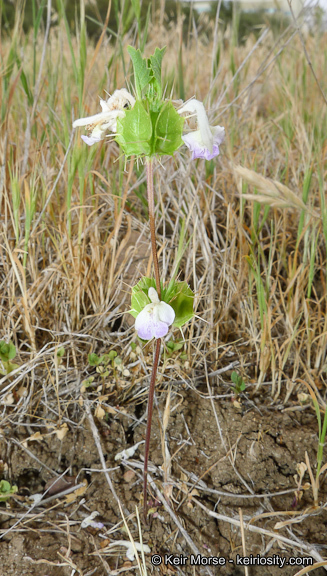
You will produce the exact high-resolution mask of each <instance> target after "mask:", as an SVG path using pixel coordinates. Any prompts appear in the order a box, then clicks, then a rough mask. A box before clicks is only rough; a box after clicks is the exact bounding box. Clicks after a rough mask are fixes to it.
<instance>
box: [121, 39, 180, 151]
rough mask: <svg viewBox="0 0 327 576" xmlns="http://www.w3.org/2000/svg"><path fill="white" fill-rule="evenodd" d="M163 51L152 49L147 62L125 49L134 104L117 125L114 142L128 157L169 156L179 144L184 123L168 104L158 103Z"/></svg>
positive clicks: (137, 51) (136, 52)
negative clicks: (134, 98)
mask: <svg viewBox="0 0 327 576" xmlns="http://www.w3.org/2000/svg"><path fill="white" fill-rule="evenodd" d="M165 50H166V48H162V49H161V50H159V49H158V48H156V50H155V52H154V54H153V55H152V56H150V58H148V59H146V58H142V55H141V52H140V50H135V48H132V47H131V46H129V47H128V52H129V55H130V57H131V59H132V62H133V67H134V78H135V90H136V97H137V100H136V103H135V105H134V106H133V108H132V109H130V110H126V112H125V115H124V117H123V118H119V119H118V121H117V136H116V141H117V142H118V144H119V145H120V147H121V148H122V150H123V151H124V153H125V154H126V156H131V155H132V154H135V155H137V156H154V155H155V154H158V155H168V156H172V155H173V154H174V152H176V150H177V149H178V148H179V147H180V146H181V145H182V144H183V140H182V133H183V125H184V119H183V118H181V117H180V116H179V114H178V113H177V112H176V110H175V108H174V106H173V104H172V103H171V102H170V101H165V100H163V99H162V87H161V63H162V58H163V55H164V53H165Z"/></svg>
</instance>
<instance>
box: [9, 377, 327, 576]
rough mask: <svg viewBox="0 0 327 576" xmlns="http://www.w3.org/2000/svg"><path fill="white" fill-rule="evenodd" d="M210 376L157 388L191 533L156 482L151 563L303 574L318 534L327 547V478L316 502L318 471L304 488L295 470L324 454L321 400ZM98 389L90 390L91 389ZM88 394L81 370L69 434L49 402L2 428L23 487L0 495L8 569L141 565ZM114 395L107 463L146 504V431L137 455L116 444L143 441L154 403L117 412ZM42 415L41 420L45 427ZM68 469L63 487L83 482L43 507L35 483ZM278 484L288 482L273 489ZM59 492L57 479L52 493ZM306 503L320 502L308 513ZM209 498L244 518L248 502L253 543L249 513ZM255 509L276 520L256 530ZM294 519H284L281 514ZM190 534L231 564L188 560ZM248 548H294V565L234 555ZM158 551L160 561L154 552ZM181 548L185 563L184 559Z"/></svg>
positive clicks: (156, 466)
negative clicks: (59, 427)
mask: <svg viewBox="0 0 327 576" xmlns="http://www.w3.org/2000/svg"><path fill="white" fill-rule="evenodd" d="M209 381H210V389H208V386H207V383H206V381H205V378H202V377H200V379H199V378H198V379H194V381H192V382H191V385H189V384H188V381H187V380H185V383H184V384H180V383H174V382H172V383H171V385H170V392H169V391H168V389H167V388H166V389H165V388H161V389H160V390H159V391H158V392H157V395H156V408H155V412H154V419H153V429H152V440H151V448H150V475H151V478H152V479H153V480H154V481H155V483H156V486H157V488H158V489H159V490H160V492H161V494H163V495H164V494H165V495H166V499H167V502H169V503H170V504H169V505H170V507H171V509H173V510H174V514H175V515H176V516H177V517H178V520H179V522H180V525H181V526H182V527H183V529H184V532H182V531H181V530H180V529H179V527H178V526H177V525H176V523H175V521H174V519H173V517H172V516H171V515H170V514H169V513H168V511H167V504H166V508H165V507H164V506H163V503H162V501H160V499H159V497H158V494H156V493H154V489H153V487H152V488H150V492H151V493H150V495H149V503H150V504H149V505H150V512H149V519H150V522H149V524H148V525H145V524H144V523H143V520H142V519H141V531H142V538H143V543H144V544H147V545H148V546H149V548H150V550H151V552H150V553H148V554H146V565H147V573H148V574H167V575H170V574H171V575H173V574H185V575H188V574H190V575H195V574H199V575H200V574H226V575H234V576H236V575H237V574H240V575H241V574H244V573H245V574H246V573H248V574H250V575H251V576H256V575H261V574H265V575H271V576H277V574H280V573H282V574H284V575H285V576H293V575H295V574H297V573H298V572H299V571H300V570H301V568H302V567H303V566H305V564H301V562H303V561H305V560H304V559H306V558H307V557H308V556H311V555H312V554H311V553H310V548H311V547H312V550H315V551H319V553H320V554H321V556H322V557H324V556H326V548H327V537H326V536H327V511H326V496H327V483H326V481H325V482H324V483H323V484H322V485H321V487H320V492H319V502H320V504H321V507H319V508H317V510H316V511H314V512H313V511H312V508H311V507H312V506H313V494H312V489H311V487H310V478H309V475H308V472H305V474H304V477H303V479H302V487H303V486H304V487H305V488H306V489H304V490H303V489H302V490H301V491H297V483H296V480H295V475H296V474H297V475H298V477H299V473H298V472H299V471H298V470H297V467H298V465H299V464H300V463H301V462H304V461H305V452H306V451H307V453H308V456H309V460H310V462H311V464H312V465H314V463H315V459H316V450H317V421H316V417H315V415H314V412H313V410H312V408H311V407H310V406H304V407H303V410H299V409H298V405H299V403H298V401H297V400H296V397H295V396H294V400H296V401H294V403H293V401H292V399H293V397H292V395H291V396H290V398H289V399H288V401H287V403H286V404H283V402H282V398H280V400H278V401H277V402H274V403H273V402H272V399H271V398H270V396H269V392H268V387H266V388H265V387H262V388H260V390H259V391H258V392H256V389H255V387H254V386H248V387H247V389H246V391H245V393H243V394H242V395H241V396H239V397H238V398H237V399H235V398H234V397H233V395H232V393H231V389H230V388H229V389H228V388H227V385H226V384H224V383H223V382H222V381H221V380H219V381H218V380H217V378H215V377H213V378H209V380H208V382H209ZM208 390H209V391H210V393H211V398H210V397H209V396H210V395H209V391H208ZM168 394H169V398H170V405H169V410H167V396H168ZM94 397H95V394H94V393H92V392H89V396H88V398H89V400H90V399H91V400H92V401H93V399H94ZM89 400H88V399H87V393H84V396H82V397H81V395H80V383H76V384H75V385H73V386H71V387H70V390H69V397H68V396H67V400H66V406H65V417H66V418H65V421H66V423H67V422H68V421H69V423H68V424H67V426H65V427H64V430H65V434H64V437H63V438H62V439H60V438H58V435H57V434H54V433H53V429H51V425H52V426H53V423H54V418H55V413H54V414H49V413H47V412H46V409H45V407H43V408H42V406H41V405H40V406H39V408H38V410H37V413H36V414H34V416H33V417H31V418H30V425H28V424H27V423H26V421H25V422H22V423H21V425H18V426H17V425H16V424H15V425H13V426H12V427H11V426H10V425H9V426H6V428H5V429H2V431H1V440H0V449H1V459H2V461H3V463H5V464H6V465H7V466H8V468H7V467H6V466H5V470H4V472H3V474H2V477H4V474H5V476H6V477H7V478H9V479H10V481H11V482H12V483H13V484H17V486H18V492H17V494H16V495H15V496H14V497H13V498H11V499H10V501H9V502H8V503H7V504H6V503H4V502H3V503H1V504H0V506H1V511H0V518H1V536H2V540H1V543H0V566H1V568H0V573H1V575H3V576H20V575H24V576H66V575H67V576H68V575H73V574H81V575H83V576H91V575H92V574H94V575H96V576H104V575H107V574H121V573H126V574H134V573H139V572H138V569H137V564H136V562H135V560H134V561H133V562H132V561H131V560H128V558H127V557H126V551H127V548H126V547H124V546H118V547H117V546H116V547H115V546H113V545H112V544H113V542H114V541H117V540H119V541H121V540H125V541H126V540H127V541H128V540H129V536H128V534H127V533H126V529H125V528H124V526H123V524H122V522H121V513H120V511H119V508H118V504H117V501H116V499H115V497H114V495H113V493H112V491H111V490H110V489H109V485H108V482H107V480H106V478H105V475H104V473H103V472H99V470H101V469H102V464H101V461H100V456H99V451H98V448H97V446H96V442H95V436H94V430H93V431H92V426H91V424H90V418H88V417H87V413H86V411H85V405H86V403H87V402H88V401H89ZM235 400H236V401H235ZM109 405H110V403H108V402H106V398H104V401H103V403H102V404H101V406H102V407H103V409H104V411H105V412H106V415H105V417H104V416H103V413H102V412H101V411H100V412H99V411H98V412H97V411H96V409H94V407H95V404H94V405H93V406H92V404H91V413H92V414H93V421H94V423H95V427H96V431H97V433H98V438H99V439H100V443H101V448H102V451H103V456H104V458H105V463H106V467H107V469H108V471H109V472H108V473H109V476H110V478H111V481H112V484H113V487H114V490H115V492H116V493H117V496H118V498H119V500H120V502H121V504H122V506H123V507H124V513H125V515H127V514H128V513H134V512H135V506H139V508H140V510H142V475H141V470H142V454H143V444H140V445H139V446H138V448H137V449H136V451H135V453H134V455H132V456H131V457H130V458H129V459H128V460H126V459H125V460H124V459H123V460H120V461H119V460H115V456H116V455H117V453H119V452H121V451H122V450H124V449H125V450H126V449H127V448H130V447H131V446H135V445H136V444H137V443H138V442H142V441H143V440H144V435H145V418H143V416H144V410H145V408H146V403H145V402H142V403H140V404H136V403H135V402H133V403H131V404H125V405H124V407H123V408H122V409H121V410H119V407H117V406H116V407H115V409H116V410H117V409H118V410H119V412H117V411H116V412H115V410H111V411H110V410H109V411H108V410H107V407H108V406H109ZM168 413H169V420H168V421H167V414H168ZM158 414H159V416H160V417H159V418H158ZM165 415H166V416H165ZM97 416H98V417H97ZM91 420H92V418H91ZM162 422H164V426H165V434H164V433H163V424H162ZM33 424H34V426H33ZM35 424H38V425H39V427H38V428H37V429H36V428H35ZM219 429H220V432H219ZM36 430H37V432H35V431H36ZM31 436H32V438H31ZM28 438H29V440H27V439H28ZM163 454H164V458H163ZM65 472H66V476H70V477H71V476H72V477H74V478H73V479H72V480H69V479H68V482H71V483H70V484H69V483H68V484H65V485H64V486H63V488H61V490H63V489H66V487H67V486H68V487H72V486H74V482H75V483H76V484H77V485H81V484H82V486H79V488H78V489H77V490H76V491H75V492H71V493H70V495H68V496H63V495H62V493H59V494H57V495H56V494H54V495H52V500H51V501H50V502H48V503H47V502H45V504H42V501H41V502H40V503H39V504H38V505H36V506H35V507H34V508H33V509H32V506H33V502H32V500H31V496H32V495H33V494H42V493H44V492H45V491H46V489H47V488H49V484H47V483H49V481H51V480H53V479H54V478H56V477H57V476H58V474H63V473H65ZM83 482H84V484H83ZM195 484H196V485H197V488H196V489H195V488H194V485H195ZM279 492H285V493H284V494H279V495H278V494H277V495H275V496H272V494H275V493H279ZM49 495H50V496H51V488H50V490H49V492H48V493H47V494H45V496H44V499H47V498H49ZM241 495H243V496H246V497H243V498H241ZM264 495H268V496H264ZM56 496H57V497H56ZM197 502H199V503H200V504H201V505H202V507H200V505H199V504H198V503H197ZM307 509H310V513H309V514H307V513H306V512H305V511H306V510H307ZM95 511H96V512H97V513H98V514H97V515H96V517H94V522H96V523H98V524H97V525H94V526H87V527H84V528H83V527H82V526H81V523H82V521H83V520H84V519H85V518H87V517H89V516H90V514H91V513H92V512H95ZM210 511H211V512H213V513H216V514H218V515H221V516H225V517H226V519H227V518H229V519H232V520H236V521H238V520H239V518H240V514H241V515H242V516H243V523H244V530H245V532H244V534H245V535H244V541H243V545H244V546H245V551H244V549H243V548H242V537H241V531H240V529H239V526H237V525H233V524H232V523H230V522H228V521H224V520H223V519H222V518H221V516H220V518H217V517H214V516H210V515H209V512H210ZM141 516H142V513H141ZM250 519H252V520H251V526H256V527H259V528H262V529H265V530H266V531H267V532H266V533H263V532H261V533H260V532H259V533H256V532H252V531H250V530H249V529H248V528H247V523H248V522H249V520H250ZM283 521H284V522H285V526H284V527H281V526H278V525H277V523H280V522H283ZM128 525H129V529H130V531H131V534H132V536H133V539H134V540H135V541H136V542H139V541H140V535H139V529H138V526H137V522H136V518H135V516H132V518H131V519H130V520H129V522H128ZM268 532H270V535H268ZM185 533H186V534H188V536H189V538H190V539H191V540H192V541H193V545H194V546H195V547H196V548H197V550H198V552H199V554H200V555H201V558H202V562H203V563H205V562H206V560H205V558H210V557H214V558H216V562H218V561H219V560H217V558H220V559H221V560H220V562H223V561H224V560H223V559H226V564H225V565H219V566H217V565H214V566H206V565H204V564H203V565H202V566H200V565H191V554H193V555H194V558H195V557H196V555H195V553H194V548H193V549H192V547H191V546H190V544H189V543H188V542H186V539H185ZM273 534H275V537H273ZM278 536H282V537H284V538H286V539H287V538H288V539H290V540H292V541H293V542H296V541H297V542H298V543H303V546H302V547H301V544H299V546H297V547H292V546H291V545H290V544H289V543H287V542H284V543H283V541H282V540H278ZM251 554H252V555H253V557H257V555H258V554H259V555H260V557H261V558H268V557H270V558H271V559H272V561H273V560H274V559H275V560H274V561H275V562H276V561H277V558H280V559H284V560H283V562H285V565H284V566H283V568H282V569H281V568H280V567H279V566H278V565H273V566H268V565H260V566H257V565H255V566H254V565H252V566H250V567H249V571H248V572H245V567H244V566H243V565H238V564H237V558H238V557H244V556H248V557H249V556H250V555H251ZM152 555H160V556H161V557H162V563H161V565H160V566H153V565H152V564H151V560H150V559H151V557H152ZM165 555H168V556H166V558H165ZM170 555H174V556H173V557H172V556H170ZM294 558H296V560H294ZM154 561H157V562H158V559H157V556H156V557H155V560H154ZM165 561H166V563H165ZM178 561H179V562H182V563H184V564H182V565H177V564H174V563H177V562H178ZM192 561H193V560H192ZM278 561H279V560H278ZM314 561H315V562H316V561H317V560H316V559H314ZM289 562H293V563H295V562H296V565H290V564H289ZM312 574H314V575H315V576H322V575H323V574H325V569H324V568H316V569H314V570H313V571H312Z"/></svg>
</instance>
